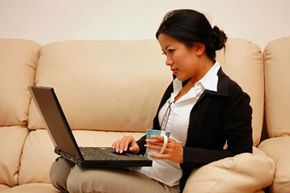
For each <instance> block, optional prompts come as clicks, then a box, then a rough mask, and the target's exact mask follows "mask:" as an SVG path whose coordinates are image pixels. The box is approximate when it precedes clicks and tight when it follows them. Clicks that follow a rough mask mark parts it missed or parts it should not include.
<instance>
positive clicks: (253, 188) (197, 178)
mask: <svg viewBox="0 0 290 193" xmlns="http://www.w3.org/2000/svg"><path fill="white" fill-rule="evenodd" d="M265 168H267V169H266V170H265ZM274 173H275V164H274V162H273V161H272V160H271V159H270V158H268V157H267V156H266V155H265V153H263V152H262V151H261V150H259V149H257V148H255V147H254V149H253V154H250V153H243V154H239V155H236V156H234V157H229V158H225V159H222V160H219V161H215V162H212V163H210V164H208V165H205V166H203V167H201V168H199V169H197V170H195V171H193V172H192V174H191V176H190V177H189V179H188V180H187V183H186V186H185V189H184V191H183V193H190V192H192V191H193V190H194V192H198V193H212V192H214V193H255V192H259V191H261V190H262V189H263V188H265V187H267V186H269V185H270V184H271V183H272V181H273V178H274Z"/></svg>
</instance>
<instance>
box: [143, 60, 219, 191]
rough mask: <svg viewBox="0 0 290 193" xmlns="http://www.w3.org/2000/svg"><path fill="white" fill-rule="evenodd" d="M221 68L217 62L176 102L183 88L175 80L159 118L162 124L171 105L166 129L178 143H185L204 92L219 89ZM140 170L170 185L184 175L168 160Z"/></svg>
mask: <svg viewBox="0 0 290 193" xmlns="http://www.w3.org/2000/svg"><path fill="white" fill-rule="evenodd" d="M219 69H220V64H219V63H218V62H216V63H215V64H214V65H213V66H212V67H211V68H210V69H209V71H208V72H207V73H206V74H205V75H204V76H203V78H202V79H200V80H199V81H198V82H196V83H195V84H194V86H193V87H192V88H191V89H190V90H189V91H188V92H187V93H186V94H185V95H183V96H182V97H180V98H179V99H178V100H177V101H176V102H174V99H175V97H176V96H177V95H178V93H179V92H180V91H181V89H182V81H180V80H178V79H175V80H173V92H172V93H171V96H170V98H169V99H168V100H167V102H166V103H165V104H164V105H163V106H162V108H161V109H160V111H159V114H158V120H159V124H160V125H161V123H162V120H164V115H165V113H166V111H167V112H168V108H169V105H170V108H171V110H170V111H171V112H170V114H169V117H168V119H167V120H166V121H167V123H166V124H165V125H166V128H165V130H166V131H171V135H170V137H171V138H173V139H175V140H176V141H177V142H178V143H180V144H182V145H185V142H186V139H187V130H188V126H189V119H190V112H191V109H192V108H193V106H194V105H195V103H196V102H197V100H198V99H199V97H200V96H201V95H202V93H203V92H204V91H205V90H211V91H217V84H218V76H217V73H218V70H219ZM163 125H164V124H163ZM139 172H140V173H143V174H144V175H146V176H148V177H150V178H152V179H155V180H158V181H160V182H162V183H164V184H166V185H168V186H175V185H178V183H179V180H180V178H181V176H182V170H181V168H180V166H179V164H177V163H174V162H171V161H168V160H164V161H163V160H153V165H152V167H143V168H141V169H140V170H139Z"/></svg>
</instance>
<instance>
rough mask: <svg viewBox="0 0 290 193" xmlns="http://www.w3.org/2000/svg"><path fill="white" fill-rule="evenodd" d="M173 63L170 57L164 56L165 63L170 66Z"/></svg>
mask: <svg viewBox="0 0 290 193" xmlns="http://www.w3.org/2000/svg"><path fill="white" fill-rule="evenodd" d="M172 64H173V60H172V59H171V58H170V57H168V56H167V57H166V65H168V66H171V65H172Z"/></svg>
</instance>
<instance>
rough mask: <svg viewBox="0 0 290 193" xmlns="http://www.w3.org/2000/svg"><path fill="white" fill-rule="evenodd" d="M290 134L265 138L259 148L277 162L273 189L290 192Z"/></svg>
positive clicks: (281, 192)
mask: <svg viewBox="0 0 290 193" xmlns="http://www.w3.org/2000/svg"><path fill="white" fill-rule="evenodd" d="M289 147H290V136H285V137H275V138H270V139H267V140H264V141H263V142H262V143H261V144H260V145H259V148H260V149H261V150H263V151H264V152H266V154H267V155H268V156H269V157H271V158H272V159H273V160H274V161H275V163H276V172H275V179H274V182H273V184H272V186H271V191H272V192H275V193H289V191H290V151H289Z"/></svg>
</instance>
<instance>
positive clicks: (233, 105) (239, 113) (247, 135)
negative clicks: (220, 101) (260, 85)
mask: <svg viewBox="0 0 290 193" xmlns="http://www.w3.org/2000/svg"><path fill="white" fill-rule="evenodd" d="M222 112H223V113H222V116H221V117H222V132H223V134H224V137H225V139H226V141H227V148H226V149H205V148H197V147H189V146H185V147H184V162H183V164H181V167H182V168H195V167H200V166H202V165H205V164H208V163H210V162H213V161H216V160H219V159H223V158H226V157H230V156H234V155H236V154H239V153H245V152H249V153H252V146H253V139H252V108H251V106H250V97H249V96H248V95H247V94H246V93H244V92H243V91H242V89H241V88H240V87H239V86H238V85H237V84H236V83H234V85H231V90H230V94H229V97H228V98H227V100H226V102H225V105H224V107H223V111H222ZM205 140H206V139H205Z"/></svg>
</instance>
